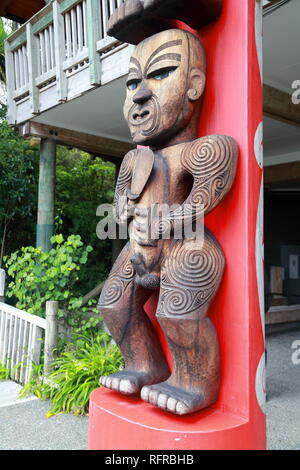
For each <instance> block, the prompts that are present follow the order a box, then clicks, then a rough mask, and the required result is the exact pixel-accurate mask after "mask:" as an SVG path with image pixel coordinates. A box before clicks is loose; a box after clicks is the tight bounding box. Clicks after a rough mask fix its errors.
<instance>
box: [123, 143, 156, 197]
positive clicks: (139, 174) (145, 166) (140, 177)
mask: <svg viewBox="0 0 300 470" xmlns="http://www.w3.org/2000/svg"><path fill="white" fill-rule="evenodd" d="M153 164H154V154H153V152H152V150H150V149H141V150H139V152H138V156H137V159H136V161H135V166H134V169H133V173H132V180H131V187H130V191H128V198H129V199H131V200H133V201H135V200H136V199H138V198H139V197H140V195H141V194H142V191H143V189H144V187H145V186H146V184H147V181H148V179H149V176H150V174H151V171H152V168H153Z"/></svg>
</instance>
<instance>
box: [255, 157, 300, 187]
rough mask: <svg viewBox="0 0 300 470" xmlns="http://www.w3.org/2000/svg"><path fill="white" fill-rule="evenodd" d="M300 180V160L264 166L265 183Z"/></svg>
mask: <svg viewBox="0 0 300 470" xmlns="http://www.w3.org/2000/svg"><path fill="white" fill-rule="evenodd" d="M289 181H300V162H290V163H283V164H281V165H271V166H266V167H265V168H264V183H265V184H274V183H287V182H289Z"/></svg>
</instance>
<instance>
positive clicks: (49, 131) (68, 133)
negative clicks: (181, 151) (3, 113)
mask: <svg viewBox="0 0 300 470" xmlns="http://www.w3.org/2000/svg"><path fill="white" fill-rule="evenodd" d="M19 132H20V134H21V135H22V136H23V137H25V138H28V137H39V138H41V139H47V138H51V139H53V140H54V141H55V142H56V143H57V144H61V145H65V146H67V147H75V148H78V149H80V150H83V151H85V152H88V153H93V154H96V155H100V156H101V155H107V156H110V157H117V158H123V157H124V155H125V154H126V153H127V152H129V151H130V150H132V149H133V148H134V146H133V145H132V144H130V143H127V142H121V141H119V140H113V139H108V138H106V137H99V136H96V135H92V134H86V133H83V132H76V131H72V130H69V129H64V128H61V127H53V126H49V125H46V124H39V123H36V122H32V121H29V122H26V123H25V124H23V125H21V126H19Z"/></svg>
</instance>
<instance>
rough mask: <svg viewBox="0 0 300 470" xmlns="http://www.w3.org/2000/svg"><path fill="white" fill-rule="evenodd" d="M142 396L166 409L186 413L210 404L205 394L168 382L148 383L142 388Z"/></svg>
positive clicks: (175, 412)
mask: <svg viewBox="0 0 300 470" xmlns="http://www.w3.org/2000/svg"><path fill="white" fill-rule="evenodd" d="M141 398H142V399H143V400H144V401H146V402H148V403H151V404H152V405H154V406H157V407H158V408H161V409H162V410H164V411H169V412H170V413H174V414H177V415H186V414H189V413H193V412H195V411H199V410H201V409H202V408H206V407H207V406H209V403H207V400H205V399H204V396H203V394H201V393H200V394H199V395H198V394H195V393H190V392H187V391H185V390H183V389H181V388H178V387H174V386H173V385H171V384H169V383H168V382H163V383H160V384H155V385H146V386H144V387H143V388H142V390H141Z"/></svg>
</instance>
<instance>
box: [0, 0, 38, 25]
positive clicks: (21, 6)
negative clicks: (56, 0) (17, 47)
mask: <svg viewBox="0 0 300 470" xmlns="http://www.w3.org/2000/svg"><path fill="white" fill-rule="evenodd" d="M46 3H47V2H46V1H44V0H26V1H24V0H0V16H3V17H4V18H8V19H9V20H13V21H16V22H17V23H25V22H26V21H27V20H29V19H30V18H31V17H32V16H33V15H35V14H36V13H37V12H38V11H39V10H41V9H42V8H43V7H44V6H45V5H46Z"/></svg>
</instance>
